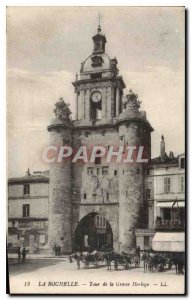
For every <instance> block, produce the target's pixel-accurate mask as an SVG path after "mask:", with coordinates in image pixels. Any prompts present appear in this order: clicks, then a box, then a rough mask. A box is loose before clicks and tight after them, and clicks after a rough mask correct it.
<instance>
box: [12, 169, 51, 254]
mask: <svg viewBox="0 0 191 300" xmlns="http://www.w3.org/2000/svg"><path fill="white" fill-rule="evenodd" d="M48 198H49V178H48V174H47V172H45V173H41V172H38V173H34V174H32V175H31V174H30V172H27V174H26V176H24V177H17V178H10V179H9V182H8V236H7V242H8V245H7V246H8V251H9V252H12V251H13V252H14V251H17V248H18V246H20V247H26V249H27V250H28V251H29V253H40V252H41V253H43V252H46V246H47V243H48V209H49V200H48Z"/></svg>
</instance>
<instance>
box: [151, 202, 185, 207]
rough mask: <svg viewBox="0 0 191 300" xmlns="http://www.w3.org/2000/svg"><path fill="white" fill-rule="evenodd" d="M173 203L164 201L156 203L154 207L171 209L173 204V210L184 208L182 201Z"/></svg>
mask: <svg viewBox="0 0 191 300" xmlns="http://www.w3.org/2000/svg"><path fill="white" fill-rule="evenodd" d="M174 202H175V201H171V202H169V201H164V202H162V201H161V202H157V203H156V207H172V206H173V204H174V206H173V207H174V208H176V207H185V202H184V201H177V202H176V203H174Z"/></svg>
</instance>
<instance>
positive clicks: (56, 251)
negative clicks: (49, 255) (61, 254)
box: [55, 245, 58, 256]
mask: <svg viewBox="0 0 191 300" xmlns="http://www.w3.org/2000/svg"><path fill="white" fill-rule="evenodd" d="M55 254H56V256H58V245H56V247H55Z"/></svg>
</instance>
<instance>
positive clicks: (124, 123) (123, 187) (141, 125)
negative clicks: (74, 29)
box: [118, 90, 153, 251]
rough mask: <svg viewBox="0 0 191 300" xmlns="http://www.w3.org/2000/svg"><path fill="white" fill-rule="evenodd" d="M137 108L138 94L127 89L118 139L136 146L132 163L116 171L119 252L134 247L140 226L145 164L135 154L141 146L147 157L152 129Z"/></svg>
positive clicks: (138, 104)
mask: <svg viewBox="0 0 191 300" xmlns="http://www.w3.org/2000/svg"><path fill="white" fill-rule="evenodd" d="M139 108H140V101H139V100H138V96H137V95H136V94H134V93H133V92H132V90H130V91H129V94H128V95H127V96H126V100H125V101H124V111H123V113H121V114H120V116H119V119H118V125H119V139H120V140H122V142H123V145H124V146H125V148H126V147H127V146H130V147H136V149H134V155H132V157H133V159H132V162H131V161H129V162H127V163H123V164H120V170H119V243H120V251H128V250H130V249H132V248H134V247H135V229H136V228H140V226H141V225H142V224H141V220H142V213H143V199H144V190H143V177H144V164H145V163H143V162H140V163H138V162H137V156H138V151H139V150H140V146H142V147H143V148H142V149H143V150H144V159H148V161H149V160H150V156H151V131H153V129H152V127H151V126H150V124H149V122H148V121H147V119H146V113H145V112H140V111H139ZM141 159H142V155H141Z"/></svg>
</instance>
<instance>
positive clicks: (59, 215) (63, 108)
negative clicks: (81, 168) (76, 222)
mask: <svg viewBox="0 0 191 300" xmlns="http://www.w3.org/2000/svg"><path fill="white" fill-rule="evenodd" d="M54 113H55V116H56V117H55V118H54V119H53V120H52V121H51V124H50V125H49V126H48V131H49V132H50V145H51V146H56V147H57V149H58V150H59V148H60V147H61V146H64V145H67V146H72V121H71V118H70V115H71V112H70V109H69V105H67V104H66V103H65V102H64V100H63V99H62V98H60V99H59V101H58V102H57V103H56V104H55V109H54ZM71 184H72V182H71V161H70V160H65V161H61V162H57V160H55V162H53V163H51V165H50V184H49V248H50V252H51V251H52V249H53V247H54V246H55V245H59V246H60V247H61V251H62V253H68V252H70V251H71Z"/></svg>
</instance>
